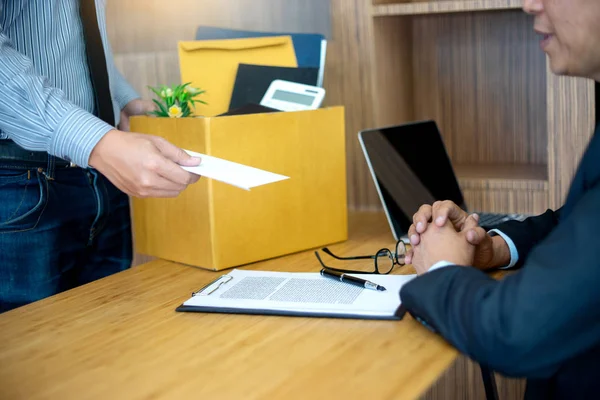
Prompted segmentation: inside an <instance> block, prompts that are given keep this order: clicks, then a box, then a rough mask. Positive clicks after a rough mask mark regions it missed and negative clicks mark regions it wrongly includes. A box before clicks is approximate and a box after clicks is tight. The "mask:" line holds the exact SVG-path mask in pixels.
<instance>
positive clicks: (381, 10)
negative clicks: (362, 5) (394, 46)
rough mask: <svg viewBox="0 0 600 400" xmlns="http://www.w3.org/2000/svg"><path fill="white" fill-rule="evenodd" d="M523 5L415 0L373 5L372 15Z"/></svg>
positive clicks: (499, 0) (508, 0)
mask: <svg viewBox="0 0 600 400" xmlns="http://www.w3.org/2000/svg"><path fill="white" fill-rule="evenodd" d="M521 7H523V0H452V1H450V0H440V1H417V2H406V3H394V4H378V5H374V6H373V16H374V17H388V16H395V15H418V14H439V13H453V12H470V11H488V10H511V9H520V8H521Z"/></svg>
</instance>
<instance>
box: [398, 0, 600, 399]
mask: <svg viewBox="0 0 600 400" xmlns="http://www.w3.org/2000/svg"><path fill="white" fill-rule="evenodd" d="M524 9H525V11H526V12H527V13H529V14H531V15H533V16H534V20H535V23H534V29H535V30H536V32H538V33H539V34H540V36H541V47H542V49H543V50H544V51H545V52H546V54H547V55H548V57H549V59H550V66H551V68H552V71H553V72H554V73H556V74H560V75H571V76H580V77H587V78H590V79H594V80H600V46H599V45H598V43H599V42H600V24H599V23H598V22H599V21H600V1H598V0H525V2H524ZM413 221H414V225H413V226H412V227H411V228H410V231H409V235H410V237H411V242H412V244H413V246H414V253H411V254H409V255H407V259H406V261H407V262H412V263H413V265H414V266H415V268H416V269H417V272H418V273H419V274H420V275H421V276H420V277H418V278H416V279H415V280H413V281H412V282H410V283H409V284H407V285H406V286H404V287H403V288H402V290H401V293H400V297H401V299H402V302H403V304H404V305H405V307H406V308H407V309H408V310H409V311H410V313H411V314H412V315H414V316H415V317H416V318H418V319H419V320H420V321H422V322H423V323H424V324H426V325H428V326H429V327H431V328H432V329H433V330H435V331H437V332H439V333H440V334H441V335H442V336H443V337H444V338H446V339H447V340H448V341H449V342H450V343H452V344H453V345H454V346H455V347H456V348H457V349H459V350H460V351H461V352H463V353H465V354H467V355H468V356H469V357H471V358H473V359H474V360H475V361H477V362H479V363H480V364H482V365H485V366H487V367H490V368H492V369H494V370H496V371H499V372H501V373H503V374H506V375H510V376H516V377H524V378H527V392H526V398H537V399H589V398H594V399H595V398H598V397H599V396H600V368H599V366H600V229H599V227H600V128H597V129H596V133H595V134H594V136H593V138H592V139H591V142H590V144H589V146H588V149H587V151H586V153H585V155H584V156H583V158H582V160H581V163H580V165H579V168H578V171H577V173H576V175H575V178H574V179H573V182H572V184H571V188H570V190H569V195H568V197H567V201H566V203H565V205H564V206H563V207H562V208H561V209H560V210H557V211H550V210H549V211H547V212H546V213H544V214H542V215H540V216H537V217H533V218H529V219H527V220H525V221H524V222H507V223H505V224H502V225H500V226H498V227H497V229H496V230H493V231H491V232H490V233H488V231H487V230H484V229H483V228H481V227H478V226H477V225H478V219H477V217H476V216H470V215H467V214H466V213H464V212H463V211H462V210H461V209H460V208H459V207H458V206H456V204H454V203H452V202H439V203H436V204H434V205H433V207H432V206H423V207H421V209H420V211H419V212H417V214H416V215H415V216H414V218H413ZM468 266H474V267H476V268H470V267H468ZM512 266H515V267H517V268H519V267H520V270H519V271H517V272H516V273H514V274H512V275H510V276H508V277H507V278H505V279H503V280H501V281H496V280H494V279H492V278H490V277H489V276H487V275H486V274H484V273H483V272H481V271H480V270H478V269H489V268H499V267H512Z"/></svg>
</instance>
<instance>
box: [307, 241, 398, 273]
mask: <svg viewBox="0 0 600 400" xmlns="http://www.w3.org/2000/svg"><path fill="white" fill-rule="evenodd" d="M400 248H402V250H403V251H402V254H401V256H400V257H398V254H399V250H400ZM395 250H396V251H395V252H392V251H391V250H390V249H388V248H385V247H384V248H382V249H379V251H378V252H377V253H375V254H374V255H370V256H352V257H340V256H336V255H335V254H333V253H332V252H331V250H329V249H328V248H327V247H324V248H322V249H321V251H322V252H323V253H325V254H328V255H329V256H331V257H333V258H335V259H337V260H342V261H350V260H373V264H374V266H375V270H374V271H371V272H368V271H359V270H352V269H342V268H334V267H330V266H328V265H325V263H324V262H323V260H322V259H321V256H319V253H318V252H317V251H315V256H317V260H319V263H321V265H322V266H323V268H327V269H329V270H332V271H338V272H343V273H347V274H379V275H387V274H389V273H390V272H392V271H393V270H394V266H396V265H398V266H400V267H402V266H404V265H406V264H405V263H404V258H405V256H406V244H405V243H404V242H403V241H402V240H398V242H396V247H395ZM383 255H385V256H387V257H389V258H390V259H391V260H392V267H391V268H390V270H389V271H387V272H381V271H380V270H379V265H378V263H377V260H378V259H379V257H381V256H383Z"/></svg>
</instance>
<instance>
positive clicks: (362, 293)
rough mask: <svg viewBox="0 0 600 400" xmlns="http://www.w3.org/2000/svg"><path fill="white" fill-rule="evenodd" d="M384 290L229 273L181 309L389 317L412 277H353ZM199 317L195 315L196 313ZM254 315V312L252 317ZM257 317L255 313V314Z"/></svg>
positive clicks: (307, 277) (315, 278)
mask: <svg viewBox="0 0 600 400" xmlns="http://www.w3.org/2000/svg"><path fill="white" fill-rule="evenodd" d="M355 276H358V277H360V278H362V279H366V280H369V281H372V282H375V283H377V284H379V285H382V286H384V287H385V288H386V289H387V290H386V291H383V292H382V291H375V290H371V289H365V288H362V287H360V286H355V285H351V284H349V283H344V282H340V281H336V280H333V279H329V278H325V277H323V276H321V274H319V273H299V272H270V271H247V270H238V269H234V270H233V271H231V272H230V273H229V274H227V275H223V276H221V278H219V279H217V280H216V281H215V282H213V283H212V284H210V285H209V286H207V287H205V288H204V289H202V290H201V291H199V292H197V293H195V295H194V296H193V297H192V298H190V299H189V300H187V301H186V302H185V303H184V304H183V306H190V307H203V308H209V309H211V311H213V312H215V311H217V312H218V309H219V308H222V309H227V310H229V312H231V311H235V310H236V309H237V310H255V311H257V310H258V311H278V312H280V314H284V315H285V314H286V312H290V313H293V314H296V315H298V314H303V313H306V314H309V315H316V316H318V315H323V316H328V315H330V316H331V315H333V316H335V315H339V316H343V315H348V316H357V317H360V316H363V317H384V318H385V317H393V316H394V315H395V313H396V310H397V309H398V307H399V306H400V288H401V287H402V285H403V284H405V283H406V282H408V281H410V280H411V279H413V278H414V277H415V276H416V275H378V274H359V275H355ZM199 311H200V310H199ZM254 313H256V312H254ZM258 313H260V312H258Z"/></svg>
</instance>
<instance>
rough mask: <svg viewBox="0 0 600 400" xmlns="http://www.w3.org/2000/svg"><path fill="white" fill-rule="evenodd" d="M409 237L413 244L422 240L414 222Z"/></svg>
mask: <svg viewBox="0 0 600 400" xmlns="http://www.w3.org/2000/svg"><path fill="white" fill-rule="evenodd" d="M408 239H409V240H410V244H412V245H413V246H416V245H418V244H419V242H420V241H421V237H420V235H419V233H418V232H417V229H416V227H415V224H412V225H411V226H410V228H408Z"/></svg>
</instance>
